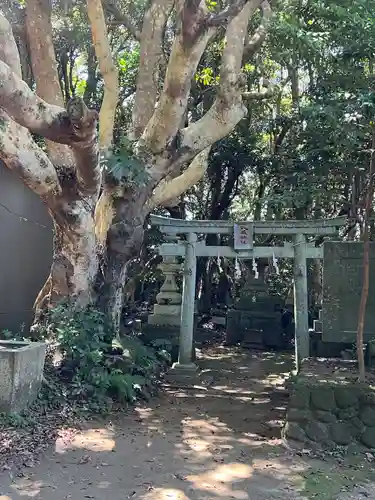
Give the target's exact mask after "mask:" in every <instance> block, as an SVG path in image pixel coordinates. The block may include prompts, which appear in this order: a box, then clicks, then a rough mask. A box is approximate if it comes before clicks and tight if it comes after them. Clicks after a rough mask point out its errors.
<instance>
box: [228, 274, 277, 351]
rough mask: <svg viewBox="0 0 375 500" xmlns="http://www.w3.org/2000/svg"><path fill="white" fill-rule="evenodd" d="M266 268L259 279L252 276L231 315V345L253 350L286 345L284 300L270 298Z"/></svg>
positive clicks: (229, 337) (229, 329)
mask: <svg viewBox="0 0 375 500" xmlns="http://www.w3.org/2000/svg"><path fill="white" fill-rule="evenodd" d="M264 267H265V266H264ZM264 267H263V268H259V277H258V279H256V278H255V277H254V276H253V274H252V272H249V278H248V280H247V282H246V284H245V285H244V288H243V289H242V291H241V297H240V298H239V300H238V301H237V302H236V304H235V307H234V309H232V310H231V311H228V313H227V327H226V342H227V344H228V345H233V344H237V343H238V342H241V343H243V345H244V346H245V347H250V348H251V347H253V348H262V347H275V348H280V347H282V345H283V331H282V326H281V311H280V303H281V299H279V298H278V297H275V296H272V295H270V294H269V292H268V287H267V284H266V283H265V282H264Z"/></svg>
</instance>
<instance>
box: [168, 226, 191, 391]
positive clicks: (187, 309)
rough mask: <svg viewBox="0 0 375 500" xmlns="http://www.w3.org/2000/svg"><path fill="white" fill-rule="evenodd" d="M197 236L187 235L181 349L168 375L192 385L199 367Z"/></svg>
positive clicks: (169, 378)
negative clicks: (196, 346)
mask: <svg viewBox="0 0 375 500" xmlns="http://www.w3.org/2000/svg"><path fill="white" fill-rule="evenodd" d="M196 243H197V235H196V234H195V233H188V234H187V241H186V252H185V263H184V281H183V289H182V307H181V326H180V348H179V356H178V362H177V363H174V365H173V366H172V368H171V370H169V372H168V374H167V381H170V382H173V381H178V383H181V382H184V381H185V382H186V383H188V384H191V383H192V377H193V379H194V377H195V376H196V374H197V371H198V367H197V365H196V364H195V363H193V335H194V303H195V281H196V275H197V255H196Z"/></svg>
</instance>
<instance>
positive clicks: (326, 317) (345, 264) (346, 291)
mask: <svg viewBox="0 0 375 500" xmlns="http://www.w3.org/2000/svg"><path fill="white" fill-rule="evenodd" d="M362 283H363V243H357V242H333V241H327V242H325V243H324V272H323V310H322V316H321V318H322V320H321V321H322V324H321V325H320V324H318V325H317V326H319V327H320V326H322V340H323V342H327V343H328V342H334V343H347V344H354V343H355V341H356V334H357V325H358V311H359V303H360V300H361V293H362ZM374 311H375V243H370V280H369V292H368V297H367V306H366V315H365V325H364V341H365V342H368V341H369V340H372V339H374V338H375V313H374Z"/></svg>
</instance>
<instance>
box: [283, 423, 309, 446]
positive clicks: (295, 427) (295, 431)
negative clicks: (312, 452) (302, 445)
mask: <svg viewBox="0 0 375 500" xmlns="http://www.w3.org/2000/svg"><path fill="white" fill-rule="evenodd" d="M283 437H284V438H286V439H294V440H295V441H302V442H303V441H305V440H306V434H305V431H304V430H303V429H302V427H301V426H300V425H299V424H298V423H297V422H287V423H286V424H285V426H284V429H283Z"/></svg>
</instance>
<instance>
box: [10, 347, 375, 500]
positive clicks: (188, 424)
mask: <svg viewBox="0 0 375 500" xmlns="http://www.w3.org/2000/svg"><path fill="white" fill-rule="evenodd" d="M199 362H200V364H201V365H202V367H203V368H204V370H205V373H209V375H210V377H212V382H211V383H210V384H208V385H207V386H206V387H196V388H194V389H185V390H178V389H176V388H171V387H168V388H166V389H165V391H164V392H163V393H162V394H161V395H160V398H159V399H154V400H152V401H150V404H149V405H145V406H143V407H141V406H139V407H136V408H135V409H133V410H129V411H128V412H124V414H123V415H117V416H116V417H114V418H113V419H107V420H105V421H103V420H102V421H98V422H90V423H87V425H86V426H85V427H84V428H83V429H81V430H79V431H78V430H77V431H76V432H72V431H71V430H69V431H67V432H60V435H59V437H58V439H57V440H56V441H55V446H54V449H53V450H51V451H50V452H49V453H48V454H47V455H46V456H45V457H42V459H41V461H40V465H38V464H34V465H30V467H28V468H25V469H24V470H23V471H22V473H21V476H17V475H14V474H13V473H12V472H11V471H9V472H6V473H5V474H3V476H2V477H1V476H0V500H20V499H22V498H35V499H37V500H66V499H69V500H84V499H90V498H91V499H96V500H126V499H134V500H230V499H237V500H303V499H309V500H316V499H317V500H354V499H355V500H360V499H361V498H367V499H370V500H375V495H374V494H373V490H372V489H371V485H364V483H365V481H366V480H367V479H369V478H370V479H371V478H372V475H371V467H372V464H371V463H368V464H367V466H366V467H362V465H363V461H362V462H361V461H359V462H357V463H355V464H343V463H341V464H340V465H338V464H337V463H335V462H331V461H329V460H327V461H318V460H312V459H310V458H309V457H308V456H306V455H303V456H299V455H296V454H295V453H294V452H292V451H290V450H288V449H287V448H286V447H285V446H284V444H283V442H282V439H281V426H282V423H283V420H284V415H285V411H286V407H287V394H286V391H284V390H283V384H284V382H285V380H286V378H287V376H288V374H289V373H290V370H291V368H292V366H293V365H292V360H291V358H290V356H289V355H280V354H272V353H251V352H249V351H241V350H239V349H228V348H222V347H220V348H210V349H208V350H206V351H203V352H202V353H201V358H200V360H199ZM361 488H362V490H361ZM353 495H354V496H353Z"/></svg>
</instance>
